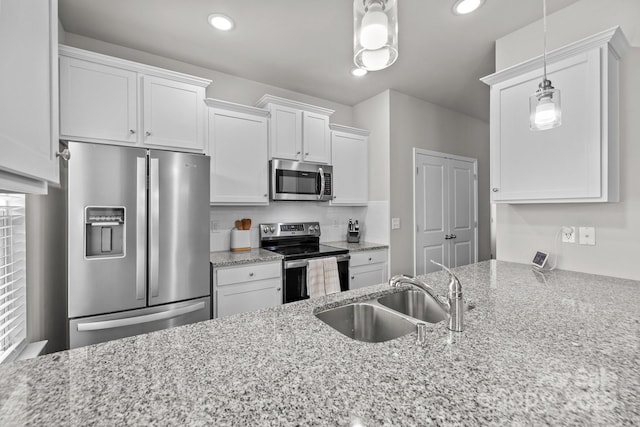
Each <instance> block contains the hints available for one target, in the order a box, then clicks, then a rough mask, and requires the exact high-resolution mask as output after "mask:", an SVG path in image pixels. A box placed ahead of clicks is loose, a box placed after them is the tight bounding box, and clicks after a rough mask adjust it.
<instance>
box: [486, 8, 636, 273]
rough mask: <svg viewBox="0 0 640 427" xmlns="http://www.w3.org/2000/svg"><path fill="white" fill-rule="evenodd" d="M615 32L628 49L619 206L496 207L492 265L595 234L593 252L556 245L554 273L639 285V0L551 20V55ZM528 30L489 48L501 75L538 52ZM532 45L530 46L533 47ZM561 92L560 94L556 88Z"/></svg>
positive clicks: (536, 29)
mask: <svg viewBox="0 0 640 427" xmlns="http://www.w3.org/2000/svg"><path fill="white" fill-rule="evenodd" d="M615 25H620V26H621V27H622V30H623V32H624V33H625V35H626V36H627V38H628V39H629V41H630V42H631V44H632V46H634V47H633V48H631V49H630V50H629V51H628V52H627V53H626V55H625V56H624V57H623V58H622V61H621V63H620V184H621V189H620V190H621V194H620V199H621V201H620V202H619V203H605V204H599V203H593V204H587V203H584V204H577V205H576V204H543V205H498V207H497V218H496V227H497V235H496V244H497V258H498V259H500V260H505V261H514V262H521V263H527V262H529V261H530V260H531V258H532V255H533V253H534V252H535V251H536V249H546V250H549V251H552V252H555V242H554V237H555V235H556V233H557V231H558V230H559V227H560V226H562V225H573V226H592V227H595V228H596V245H595V246H583V245H579V244H560V245H559V246H558V248H559V259H558V268H562V269H565V270H574V271H583V272H588V273H595V274H605V275H610V276H615V277H623V278H630V279H636V280H638V279H640V262H639V260H640V258H638V255H639V254H640V185H638V183H639V182H640V168H638V166H637V165H638V162H639V161H640V145H639V144H638V141H640V121H639V120H638V117H640V99H639V98H638V94H640V72H639V70H640V47H639V46H640V1H638V0H608V1H606V2H603V1H601V0H581V1H579V2H577V3H575V4H574V5H572V6H570V7H568V8H566V9H562V10H560V11H559V12H557V13H555V14H553V15H551V16H550V17H549V20H548V28H549V30H548V37H549V47H550V49H554V48H558V47H561V46H563V45H565V44H567V43H571V42H574V41H577V40H580V39H582V38H584V37H586V36H589V35H591V34H595V33H597V32H600V31H602V30H605V29H608V28H611V27H613V26H615ZM541 37H542V26H541V24H540V23H539V22H538V23H535V24H532V25H529V26H527V27H524V28H522V29H520V30H518V31H516V32H514V33H512V34H509V35H507V36H505V37H503V38H501V39H500V40H498V41H497V42H496V69H497V70H500V69H503V68H506V67H509V66H511V65H514V64H516V63H519V62H522V61H523V60H525V59H527V58H530V57H533V56H537V55H539V54H540V53H541V43H540V41H541ZM536 41H537V43H536ZM558 89H560V90H562V88H558Z"/></svg>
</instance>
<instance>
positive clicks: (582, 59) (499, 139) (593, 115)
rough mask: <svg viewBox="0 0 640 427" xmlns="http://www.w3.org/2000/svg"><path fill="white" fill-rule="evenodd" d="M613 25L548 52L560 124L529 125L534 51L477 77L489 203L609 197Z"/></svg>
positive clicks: (613, 171)
mask: <svg viewBox="0 0 640 427" xmlns="http://www.w3.org/2000/svg"><path fill="white" fill-rule="evenodd" d="M626 46H627V42H626V40H625V38H624V36H623V34H622V33H621V32H620V30H619V29H618V28H614V29H612V30H609V31H605V32H602V33H599V34H596V35H594V36H591V37H588V38H586V39H584V40H581V41H579V42H576V43H573V44H570V45H568V46H565V47H563V48H560V49H557V50H555V51H553V52H550V53H549V54H548V66H547V69H548V72H547V74H548V79H549V80H551V82H552V83H553V85H554V87H555V88H556V89H559V90H560V91H561V96H562V99H561V102H562V104H561V108H562V124H561V126H559V127H557V128H553V129H550V130H545V131H531V130H529V96H530V95H531V94H532V93H534V92H535V91H536V89H537V87H538V83H539V82H540V81H541V80H542V58H541V57H537V58H534V59H531V60H529V61H526V62H523V63H521V64H518V65H515V66H513V67H511V68H507V69H505V70H502V71H500V72H498V73H495V74H492V75H490V76H487V77H485V78H483V79H482V81H483V82H484V83H486V84H488V85H490V86H491V118H490V121H491V123H490V138H491V196H492V197H491V199H492V202H493V203H570V202H617V201H618V198H619V188H618V187H619V167H618V165H619V154H618V150H619V148H618V147H619V141H618V140H619V136H618V60H619V58H620V56H621V55H622V53H623V51H624V50H625V49H626Z"/></svg>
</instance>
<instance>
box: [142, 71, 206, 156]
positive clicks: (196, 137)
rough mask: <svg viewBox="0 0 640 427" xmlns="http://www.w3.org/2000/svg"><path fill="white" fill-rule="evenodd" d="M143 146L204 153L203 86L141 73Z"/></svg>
mask: <svg viewBox="0 0 640 427" xmlns="http://www.w3.org/2000/svg"><path fill="white" fill-rule="evenodd" d="M142 80H143V91H142V92H143V100H142V103H143V107H142V109H143V122H144V135H142V141H143V143H144V144H145V145H150V146H157V147H164V148H175V149H178V150H186V151H197V152H204V143H205V141H204V133H205V121H204V120H205V118H204V114H205V104H204V88H202V87H198V86H193V85H190V84H186V83H182V82H176V81H173V80H169V79H163V78H160V77H152V76H143V77H142Z"/></svg>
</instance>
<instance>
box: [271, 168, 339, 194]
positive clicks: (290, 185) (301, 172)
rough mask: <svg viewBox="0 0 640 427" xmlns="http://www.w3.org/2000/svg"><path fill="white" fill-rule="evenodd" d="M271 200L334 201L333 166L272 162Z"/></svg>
mask: <svg viewBox="0 0 640 427" xmlns="http://www.w3.org/2000/svg"><path fill="white" fill-rule="evenodd" d="M270 163H271V200H316V201H326V200H331V199H333V176H332V175H333V166H329V165H318V164H313V163H303V162H292V161H290V160H277V159H274V160H271V162H270Z"/></svg>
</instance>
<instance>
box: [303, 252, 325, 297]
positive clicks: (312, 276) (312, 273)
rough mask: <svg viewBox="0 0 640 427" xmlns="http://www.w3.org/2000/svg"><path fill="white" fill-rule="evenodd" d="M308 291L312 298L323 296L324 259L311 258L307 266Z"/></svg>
mask: <svg viewBox="0 0 640 427" xmlns="http://www.w3.org/2000/svg"><path fill="white" fill-rule="evenodd" d="M307 292H308V293H309V297H310V298H315V297H321V296H324V295H325V292H324V261H323V260H322V259H310V260H309V266H308V267H307Z"/></svg>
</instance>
